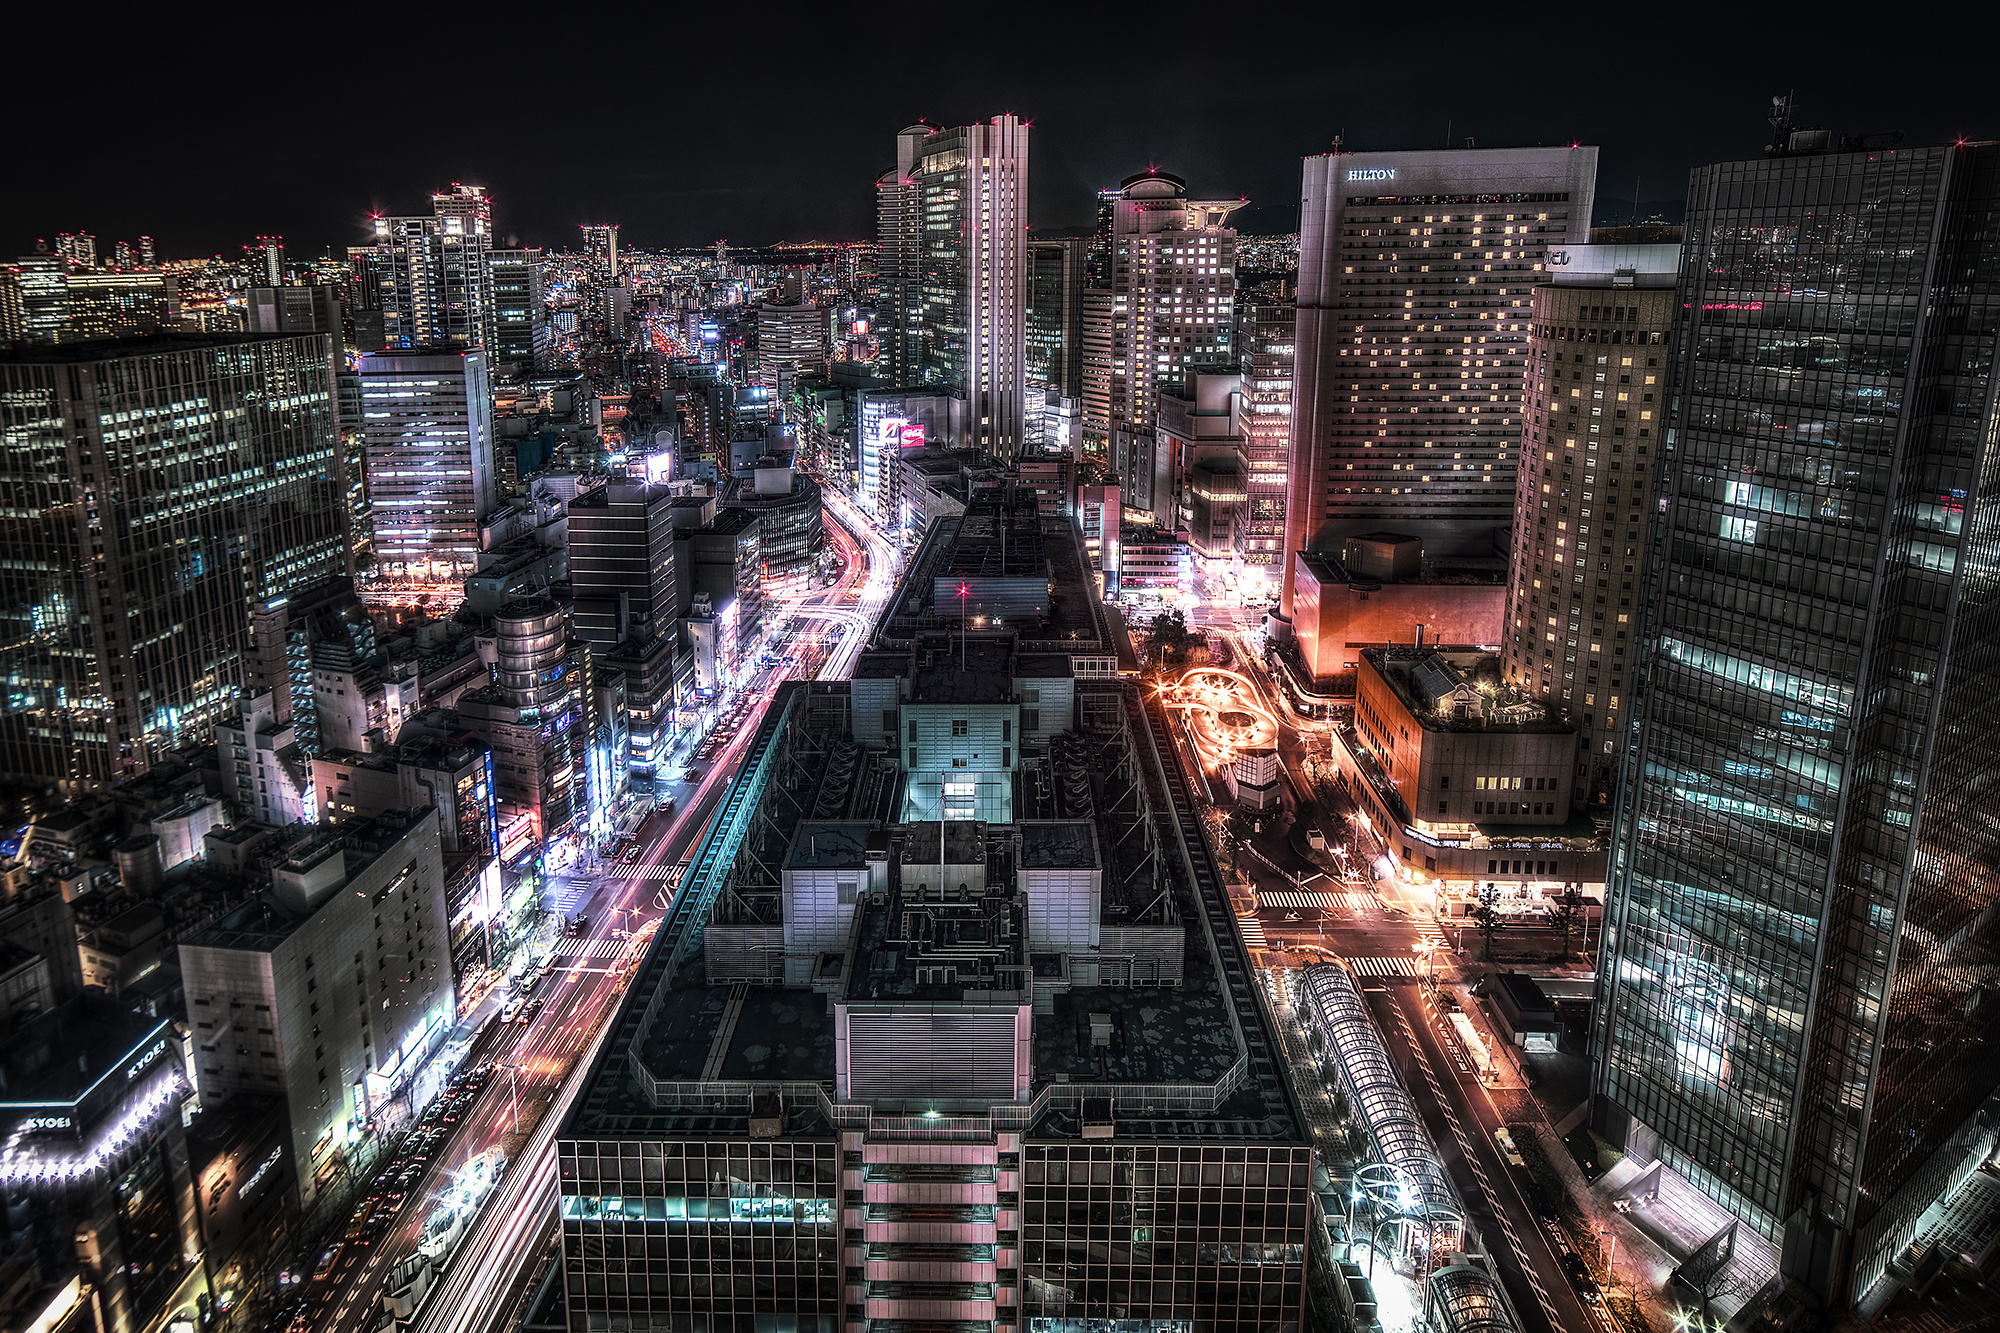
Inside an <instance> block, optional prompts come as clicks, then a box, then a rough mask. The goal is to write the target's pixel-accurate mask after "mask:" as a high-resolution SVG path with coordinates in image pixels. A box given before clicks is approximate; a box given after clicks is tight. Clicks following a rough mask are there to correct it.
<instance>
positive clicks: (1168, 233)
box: [1085, 171, 1248, 473]
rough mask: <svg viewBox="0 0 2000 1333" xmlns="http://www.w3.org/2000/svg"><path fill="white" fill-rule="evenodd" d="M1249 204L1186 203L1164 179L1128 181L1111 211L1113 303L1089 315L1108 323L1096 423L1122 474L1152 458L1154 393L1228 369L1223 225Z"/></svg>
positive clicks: (1231, 272)
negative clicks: (1192, 375) (1106, 374)
mask: <svg viewBox="0 0 2000 1333" xmlns="http://www.w3.org/2000/svg"><path fill="white" fill-rule="evenodd" d="M1246 202H1248V201H1247V200H1229V201H1226V202H1214V203H1210V202H1204V201H1200V200H1191V199H1189V198H1188V193H1187V183H1186V182H1185V181H1183V180H1182V179H1181V178H1180V177H1178V176H1170V175H1168V174H1167V173H1165V172H1163V171H1145V172H1141V173H1140V174H1138V175H1136V176H1128V177H1126V178H1125V180H1124V181H1123V182H1122V183H1121V184H1120V185H1119V189H1118V196H1117V198H1116V199H1115V200H1113V201H1111V219H1110V234H1109V241H1108V245H1109V254H1108V257H1107V259H1106V275H1105V282H1104V290H1105V291H1107V292H1109V293H1110V295H1111V299H1110V302H1109V303H1108V306H1107V305H1106V304H1105V303H1102V302H1099V303H1096V304H1093V305H1092V306H1091V308H1090V310H1089V312H1088V314H1089V315H1090V316H1091V317H1094V318H1096V319H1099V320H1103V319H1107V318H1108V319H1109V321H1110V335H1109V339H1110V350H1111V357H1110V378H1109V380H1108V382H1107V383H1106V384H1105V386H1104V387H1105V389H1106V391H1107V393H1108V397H1107V400H1106V401H1105V403H1104V404H1103V407H1102V413H1103V415H1104V417H1105V420H1106V422H1107V424H1108V426H1109V428H1110V446H1111V466H1112V468H1113V469H1114V470H1116V471H1118V472H1120V473H1123V472H1125V471H1127V470H1128V469H1132V468H1136V467H1140V466H1142V465H1143V464H1142V463H1141V461H1140V459H1139V458H1138V457H1136V455H1137V454H1141V453H1150V452H1151V445H1152V434H1153V422H1154V420H1155V418H1156V416H1157V415H1158V405H1159V395H1160V390H1161V389H1171V388H1175V387H1178V386H1179V385H1180V384H1182V383H1183V382H1184V381H1185V379H1186V377H1187V374H1188V372H1189V371H1196V372H1209V373H1219V372H1222V371H1226V370H1232V369H1234V368H1235V365H1236V352H1235V341H1236V232H1235V231H1234V230H1233V229H1232V228H1229V227H1226V226H1224V225H1223V223H1224V222H1225V221H1227V219H1228V217H1229V215H1230V214H1231V213H1232V212H1234V211H1235V210H1236V209H1239V208H1241V207H1242V206H1243V205H1244V203H1246ZM1097 341H1098V342H1099V343H1100V344H1101V343H1102V342H1103V341H1104V334H1103V331H1102V330H1099V331H1098V333H1097ZM1085 410H1086V415H1087V414H1088V411H1089V409H1088V408H1086V409H1085Z"/></svg>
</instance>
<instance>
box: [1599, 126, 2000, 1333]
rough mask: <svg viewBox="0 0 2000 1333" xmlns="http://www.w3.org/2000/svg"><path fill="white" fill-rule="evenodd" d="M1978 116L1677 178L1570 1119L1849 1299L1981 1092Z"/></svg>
mask: <svg viewBox="0 0 2000 1333" xmlns="http://www.w3.org/2000/svg"><path fill="white" fill-rule="evenodd" d="M1996 216H2000V145H1993V144H1986V145H1961V146H1957V147H1947V148H1928V149H1917V150H1913V151H1886V150H1882V151H1867V152H1846V153H1839V154H1827V155H1808V156H1786V155H1780V156H1776V157H1773V158H1771V159H1769V160H1764V161H1753V162H1741V163H1728V164H1723V165H1719V166H1713V167H1708V168H1704V169H1702V170H1700V171H1698V172H1696V173H1695V175H1694V178H1693V180H1692V183H1691V186H1690V193H1689V201H1688V213H1687V230H1686V236H1685V249H1684V258H1683V262H1682V268H1681V275H1680V281H1681V286H1680V300H1681V303H1682V320H1681V327H1680V330H1679V332H1678V334H1677V342H1676V350H1675V352H1674V358H1673V362H1672V366H1671V371H1672V373H1671V375H1670V376H1669V378H1668V381H1667V389H1668V392H1669V394H1670V395H1671V396H1672V399H1673V401H1672V402H1671V403H1670V409H1671V413H1672V415H1671V417H1670V420H1669V431H1668V434H1667V438H1666V440H1665V447H1664V450H1663V454H1664V456H1663V458H1662V459H1661V466H1660V475H1659V489H1658V492H1657V497H1658V498H1657V504H1658V513H1657V515H1656V517H1655V521H1654V524H1653V529H1652V532H1653V540H1652V542H1651V543H1650V556H1649V564H1648V567H1649V570H1650V589H1651V591H1650V597H1649V606H1648V607H1647V609H1646V612H1645V644H1646V647H1647V648H1648V650H1649V656H1648V660H1647V663H1646V675H1645V679H1644V687H1643V689H1642V690H1641V691H1639V708H1638V709H1637V711H1636V715H1635V718H1634V722H1633V726H1634V728H1635V731H1636V737H1637V741H1636V744H1635V745H1633V746H1632V747H1631V749H1630V760H1629V762H1628V765H1627V771H1626V779H1625V782H1624V784H1623V785H1624V791H1623V794H1622V796H1621V799H1620V805H1619V812H1618V818H1617V826H1616V838H1617V841H1616V845H1615V851H1614V857H1613V869H1612V901H1611V911H1610V917H1609V921H1608V924H1607V931H1606V951H1607V957H1608V960H1609V962H1608V980H1609V986H1608V991H1607V997H1606V1003H1605V1005H1604V1015H1605V1017H1604V1023H1603V1028H1602V1031H1601V1033H1600V1034H1599V1035H1600V1040H1599V1041H1598V1043H1597V1053H1596V1057H1595V1058H1596V1070H1595V1076H1594V1083H1595V1091H1596V1094H1597V1098H1598V1100H1597V1106H1596V1114H1597V1123H1598V1127H1599V1128H1600V1130H1601V1131H1602V1132H1603V1133H1605V1134H1606V1135H1607V1137H1609V1138H1611V1139H1612V1140H1613V1141H1614V1142H1616V1143H1618V1144H1620V1145H1621V1146H1623V1147H1624V1148H1625V1149H1626V1150H1627V1152H1628V1153H1631V1154H1635V1155H1637V1156H1638V1157H1639V1158H1640V1160H1648V1159H1657V1160H1659V1161H1661V1162H1662V1163H1664V1165H1665V1166H1666V1167H1670V1168H1672V1169H1673V1170H1674V1171H1676V1172H1679V1173H1680V1174H1682V1175H1683V1176H1685V1177H1686V1178H1687V1179H1688V1180H1690V1181H1691V1182H1692V1183H1693V1184H1694V1185H1696V1186H1697V1187H1698V1188H1700V1189H1701V1190H1702V1191H1703V1192H1704V1193H1706V1194H1708V1195H1710V1196H1711V1197H1712V1198H1714V1199H1716V1200H1717V1201H1719V1202H1721V1203H1722V1204H1723V1205H1724V1206H1725V1207H1727V1208H1728V1209H1729V1210H1730V1211H1731V1212H1733V1213H1734V1214H1735V1215H1736V1216H1737V1217H1739V1218H1741V1219H1743V1221H1745V1222H1746V1223H1748V1224H1750V1225H1751V1226H1754V1227H1755V1228H1756V1230H1758V1231H1760V1232H1762V1233H1763V1234H1764V1235H1765V1236H1766V1237H1768V1238H1770V1239H1771V1240H1772V1241H1774V1242H1777V1244H1778V1247H1779V1250H1780V1258H1779V1263H1780V1268H1781V1271H1782V1273H1783V1275H1784V1276H1786V1277H1790V1278H1795V1279H1797V1280H1799V1281H1801V1282H1802V1283H1803V1284H1804V1285H1805V1286H1807V1287H1808V1288H1810V1289H1812V1290H1813V1291H1815V1292H1817V1293H1818V1294H1819V1295H1820V1296H1821V1297H1823V1298H1825V1299H1828V1300H1838V1299H1846V1300H1854V1299H1858V1298H1859V1297H1860V1296H1861V1295H1862V1294H1863V1293H1864V1292H1865V1291H1866V1290H1867V1288H1868V1287H1869V1285H1870V1284H1871V1283H1872V1282H1873V1281H1874V1280H1875V1279H1876V1278H1877V1277H1878V1276H1880V1275H1881V1273H1882V1271H1883V1269H1884V1265H1885V1264H1886V1262H1887V1260H1888V1258H1889V1257H1890V1256H1892V1255H1894V1254H1895V1253H1896V1252H1897V1250H1898V1249H1899V1248H1900V1247H1902V1246H1903V1245H1905V1244H1907V1243H1908V1242H1909V1241H1910V1239H1911V1238H1912V1237H1913V1236H1914V1235H1915V1234H1916V1232H1917V1228H1918V1223H1919V1219H1920V1217H1921V1215H1922V1214H1923V1212H1924V1210H1925V1209H1926V1208H1927V1207H1928V1206H1930V1205H1931V1204H1932V1203H1933V1202H1935V1201H1936V1200H1937V1199H1938V1197H1939V1196H1940V1194H1941V1193H1942V1192H1943V1191H1945V1190H1947V1189H1949V1188H1950V1187H1951V1186H1952V1185H1954V1184H1955V1183H1956V1182H1957V1181H1958V1180H1960V1179H1962V1178H1963V1175H1964V1173H1965V1172H1966V1171H1968V1170H1970V1169H1971V1167H1972V1166H1973V1165H1975V1164H1976V1162H1977V1160H1978V1158H1979V1157H1980V1156H1981V1155H1982V1154H1983V1152H1984V1151H1985V1150H1986V1149H1988V1148H1990V1147H1991V1130H1988V1129H1985V1128H1983V1127H1982V1126H1981V1125H1980V1123H1979V1121H1978V1120H1977V1118H1976V1113H1977V1111H1978V1109H1979V1107H1980V1106H1981V1104H1982V1103H1983V1102H1984V1101H1985V1100H1986V1099H1987V1098H1988V1097H1989V1096H1990V1095H1991V1094H1992V1093H1993V1091H1994V1090H1995V1087H1996V1085H2000V1043H1996V1042H1994V1041H1993V1040H1992V1039H1991V1038H1992V1034H1993V1032H1994V1028H1995V1021H1996V1014H2000V991H1996V990H1995V989H1994V987H1993V984H1992V979H1993V976H1994V972H1995V966H1994V965H1995V962H1996V955H1995V950H1996V946H2000V928H1996V923H2000V911H1996V904H2000V822H1997V821H1996V819H1995V811H1996V809H2000V804H1996V800H1995V796H1994V786H1995V777H1996V754H2000V712H1996V711H1995V708H1994V705H1993V692H1994V686H1995V668H1996V662H2000V658H1996V652H2000V649H1996V647H1995V645H1996V643H2000V597H1996V593H1995V583H1996V565H1997V564H2000V445H1996V440H1995V431H1996V425H2000V420H1996V409H1995V403H1994V391H1995V387H1996V385H1995V378H1994V358H1995V328H1996V324H2000V231H1996V227H1995V218H1996Z"/></svg>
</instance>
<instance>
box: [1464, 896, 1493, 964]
mask: <svg viewBox="0 0 2000 1333" xmlns="http://www.w3.org/2000/svg"><path fill="white" fill-rule="evenodd" d="M1499 901H1500V889H1499V886H1497V885H1496V884H1494V883H1493V881H1492V880H1485V881H1483V882H1482V883H1481V884H1480V886H1479V906H1477V907H1475V908H1473V909H1472V910H1471V911H1469V912H1467V913H1466V915H1468V916H1470V917H1471V918H1472V919H1473V920H1474V921H1475V922H1477V923H1478V926H1479V933H1480V934H1481V935H1482V936H1484V937H1485V940H1486V961H1487V962H1489V963H1490V962H1492V961H1493V932H1494V931H1496V930H1498V929H1499V928H1500V913H1499V912H1498V911H1497V910H1495V908H1494V906H1493V905H1494V904H1495V903H1497V902H1499Z"/></svg>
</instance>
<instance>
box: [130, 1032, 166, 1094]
mask: <svg viewBox="0 0 2000 1333" xmlns="http://www.w3.org/2000/svg"><path fill="white" fill-rule="evenodd" d="M166 1049H167V1043H166V1042H165V1041H164V1040H161V1041H156V1042H154V1043H153V1044H152V1046H151V1047H150V1048H149V1049H148V1050H147V1051H146V1053H145V1054H144V1055H142V1056H140V1057H139V1058H138V1059H137V1060H135V1061H133V1062H132V1066H131V1068H129V1069H127V1070H126V1071H125V1081H126V1082H127V1083H130V1082H131V1081H132V1080H133V1079H135V1078H137V1077H139V1075H141V1074H143V1073H145V1072H146V1067H147V1066H148V1065H150V1064H152V1063H153V1061H155V1060H157V1059H159V1058H160V1055H161V1053H162V1052H163V1051H165V1050H166Z"/></svg>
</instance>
